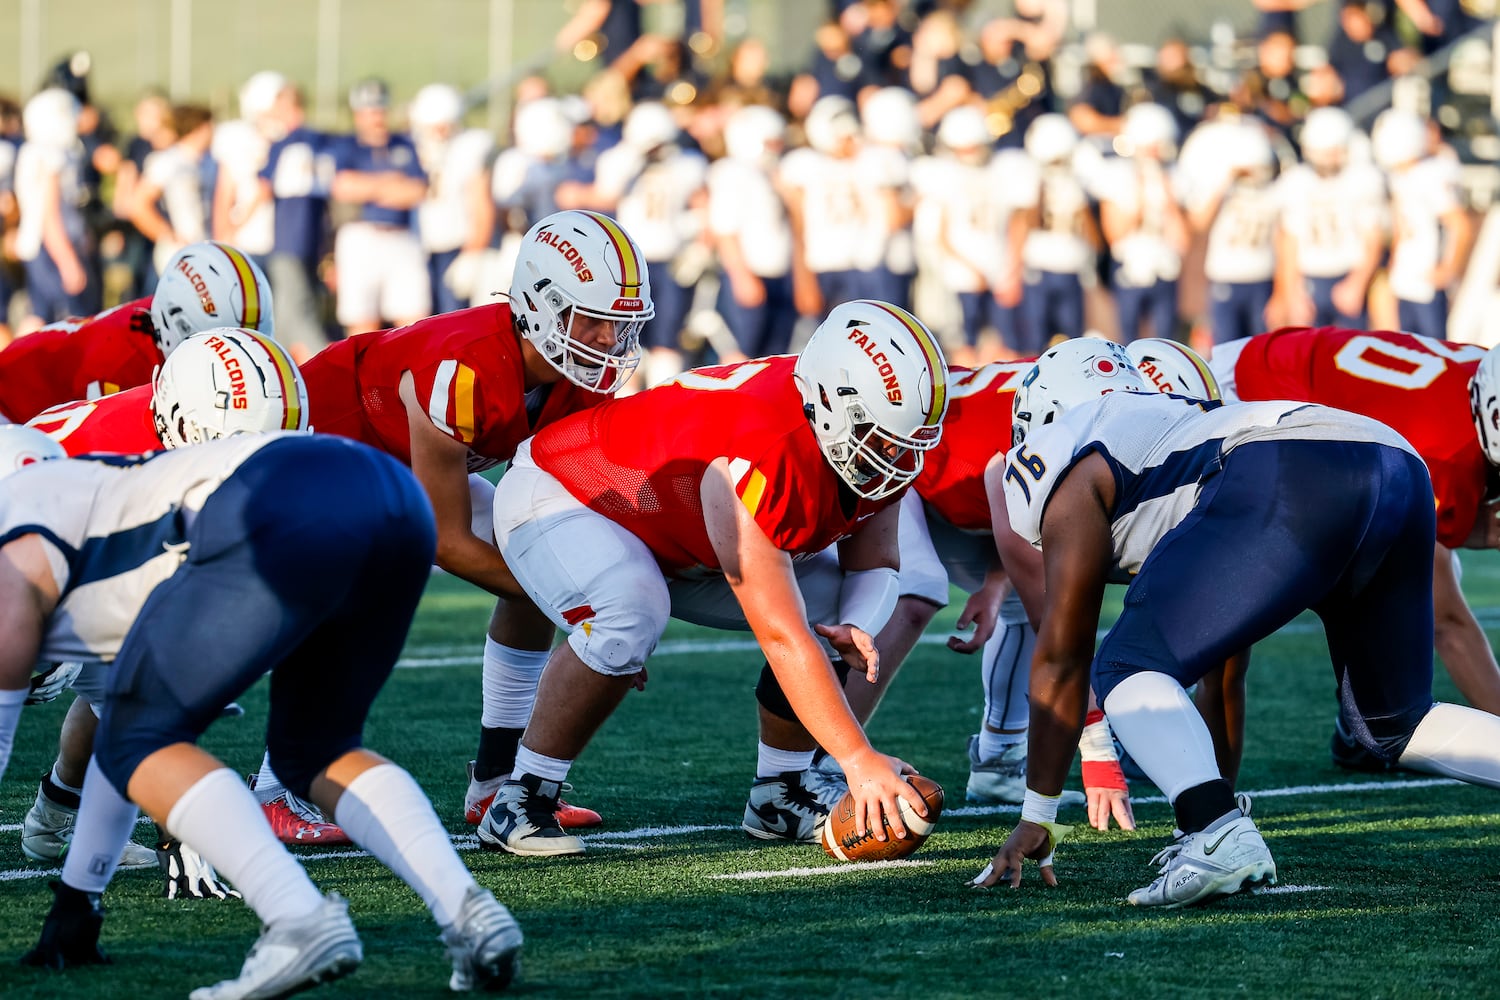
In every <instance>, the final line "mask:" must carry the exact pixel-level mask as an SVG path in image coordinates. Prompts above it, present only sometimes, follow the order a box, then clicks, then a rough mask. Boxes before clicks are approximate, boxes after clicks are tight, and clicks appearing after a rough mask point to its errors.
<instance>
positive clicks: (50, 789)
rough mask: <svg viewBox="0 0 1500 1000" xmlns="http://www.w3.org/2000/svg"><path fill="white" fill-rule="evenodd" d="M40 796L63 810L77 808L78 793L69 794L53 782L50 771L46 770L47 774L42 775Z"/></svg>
mask: <svg viewBox="0 0 1500 1000" xmlns="http://www.w3.org/2000/svg"><path fill="white" fill-rule="evenodd" d="M42 794H43V795H45V796H47V798H49V799H51V800H52V801H53V802H55V803H57V804H58V805H60V806H63V807H64V808H67V809H77V808H78V802H79V799H78V793H77V792H70V791H68V790H67V789H66V788H63V787H62V786H61V785H59V784H58V783H57V782H55V781H53V780H52V771H51V769H48V771H47V773H46V774H44V775H42Z"/></svg>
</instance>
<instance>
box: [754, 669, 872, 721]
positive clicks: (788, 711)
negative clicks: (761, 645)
mask: <svg viewBox="0 0 1500 1000" xmlns="http://www.w3.org/2000/svg"><path fill="white" fill-rule="evenodd" d="M851 669H852V668H851V667H850V666H849V664H848V663H846V662H845V661H843V660H834V661H833V672H834V673H836V674H838V678H839V685H840V686H843V683H844V681H846V680H847V679H848V678H849V671H850V670H851ZM755 700H756V701H757V702H758V703H759V704H760V707H761V708H764V709H765V710H766V711H767V712H770V713H771V714H772V715H774V716H776V718H778V719H785V720H786V721H788V722H798V721H800V720H799V719H798V718H797V713H796V712H795V711H793V710H792V703H791V702H789V701H787V699H786V692H785V691H783V690H782V689H781V682H780V681H778V680H777V679H776V672H775V671H773V670H772V669H771V665H770V664H769V663H765V664H762V665H761V668H760V679H759V680H757V681H756V682H755Z"/></svg>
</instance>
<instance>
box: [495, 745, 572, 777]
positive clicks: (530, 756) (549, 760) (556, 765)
mask: <svg viewBox="0 0 1500 1000" xmlns="http://www.w3.org/2000/svg"><path fill="white" fill-rule="evenodd" d="M572 766H573V762H572V761H571V760H558V759H557V758H556V757H548V756H547V755H546V754H540V753H537V752H536V751H535V750H528V749H526V744H524V743H522V744H521V745H520V746H518V747H516V766H515V769H514V770H513V771H511V772H510V776H511V777H512V778H520V777H521V775H523V774H534V775H536V776H537V777H538V778H546V779H547V780H548V781H557V782H563V781H567V780H568V769H569V768H571V767H572Z"/></svg>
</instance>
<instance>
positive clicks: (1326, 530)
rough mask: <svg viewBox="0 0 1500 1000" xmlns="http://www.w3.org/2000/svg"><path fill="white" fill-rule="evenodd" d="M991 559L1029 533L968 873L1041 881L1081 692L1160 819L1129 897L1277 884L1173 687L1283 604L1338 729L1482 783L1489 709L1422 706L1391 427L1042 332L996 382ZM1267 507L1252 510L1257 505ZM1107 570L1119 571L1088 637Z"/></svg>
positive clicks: (1266, 854) (1423, 634)
mask: <svg viewBox="0 0 1500 1000" xmlns="http://www.w3.org/2000/svg"><path fill="white" fill-rule="evenodd" d="M1013 428H1014V432H1015V438H1016V442H1017V443H1016V446H1015V447H1014V448H1012V450H1011V452H1010V455H1009V457H1008V460H1007V464H1006V469H1005V474H1004V486H1005V502H1006V508H1007V516H1008V520H1009V521H1010V525H1011V528H1012V531H1011V532H1010V533H1008V534H1005V535H1002V536H1001V537H998V538H997V544H998V547H999V550H1000V553H1001V557H1002V558H1005V557H1006V553H1008V552H1012V551H1024V550H1025V549H1027V548H1028V547H1031V548H1040V549H1041V552H1042V559H1043V563H1044V574H1045V578H1046V607H1045V609H1044V611H1043V614H1042V620H1041V625H1040V627H1039V629H1038V632H1037V646H1036V652H1035V655H1034V656H1033V659H1032V685H1031V695H1032V716H1031V755H1030V757H1029V759H1028V780H1027V792H1026V802H1025V804H1024V805H1023V806H1022V812H1021V822H1020V823H1019V824H1018V825H1017V827H1016V828H1015V830H1014V831H1013V832H1012V833H1011V835H1010V837H1009V838H1008V839H1007V841H1006V842H1005V844H1004V846H1002V847H1001V849H1000V850H999V852H998V853H996V855H995V857H994V860H993V861H992V862H991V863H990V864H989V865H988V866H986V868H985V869H984V871H982V872H981V873H980V875H979V876H978V877H976V879H975V880H974V881H975V884H978V885H995V884H998V883H999V882H1001V881H1005V882H1007V883H1008V884H1010V885H1013V886H1014V885H1018V884H1019V883H1020V877H1021V864H1022V860H1023V858H1033V859H1036V860H1039V861H1041V862H1042V873H1043V880H1044V881H1045V882H1047V883H1048V884H1055V883H1056V875H1055V873H1053V871H1052V864H1051V863H1052V852H1053V849H1054V848H1055V846H1056V844H1057V841H1058V839H1059V837H1060V835H1061V834H1062V833H1064V832H1065V831H1062V830H1060V828H1058V827H1057V826H1056V823H1055V819H1056V811H1057V810H1056V803H1057V795H1058V793H1059V792H1060V791H1061V789H1062V782H1063V779H1064V778H1065V776H1066V773H1067V769H1068V765H1069V763H1070V762H1071V758H1072V744H1073V741H1074V740H1075V739H1076V738H1077V736H1078V733H1079V730H1080V729H1081V728H1082V723H1083V715H1084V709H1085V706H1086V704H1087V701H1088V689H1089V684H1090V677H1091V675H1092V681H1093V688H1094V692H1095V694H1096V695H1097V696H1098V698H1099V701H1100V703H1101V704H1102V705H1103V707H1104V710H1105V712H1106V713H1108V716H1109V720H1110V724H1111V726H1113V728H1114V730H1115V733H1116V735H1117V736H1118V737H1119V739H1120V742H1121V744H1122V745H1123V746H1124V747H1125V749H1126V750H1127V751H1129V753H1130V754H1131V756H1132V757H1134V758H1135V760H1136V762H1137V764H1139V765H1140V767H1141V768H1142V770H1144V771H1145V772H1146V774H1147V776H1148V777H1150V778H1151V780H1152V781H1153V782H1154V783H1156V784H1157V786H1158V787H1160V788H1161V789H1162V790H1163V791H1164V792H1165V793H1166V794H1167V797H1168V799H1169V800H1170V801H1171V802H1172V806H1173V811H1174V813H1175V816H1176V822H1177V827H1178V829H1179V833H1178V836H1177V837H1176V839H1175V840H1174V841H1173V843H1171V844H1170V845H1168V847H1167V848H1166V850H1164V851H1162V852H1161V853H1160V854H1158V855H1157V857H1156V859H1155V861H1154V863H1156V864H1160V865H1161V871H1160V874H1159V876H1158V877H1157V878H1156V880H1155V881H1153V882H1152V883H1151V884H1150V885H1147V886H1144V887H1142V888H1140V889H1137V890H1135V891H1134V892H1132V893H1130V896H1129V902H1130V903H1132V904H1134V905H1137V906H1163V907H1178V906H1186V905H1191V904H1194V903H1199V902H1205V901H1207V900H1210V899H1213V898H1215V897H1217V896H1221V895H1228V894H1231V893H1234V892H1238V891H1239V890H1240V889H1242V888H1246V887H1249V886H1253V885H1256V884H1261V883H1265V882H1272V883H1274V882H1275V880H1276V865H1275V862H1274V861H1273V860H1272V858H1271V854H1270V851H1269V850H1268V849H1267V847H1266V843H1265V841H1264V839H1262V837H1261V834H1260V832H1259V830H1257V829H1256V826H1255V823H1254V821H1253V820H1251V818H1250V815H1249V812H1250V802H1249V799H1248V797H1246V796H1243V795H1241V796H1238V797H1236V796H1235V794H1234V790H1233V788H1232V786H1231V785H1230V784H1229V782H1227V781H1226V780H1224V778H1223V777H1221V774H1220V770H1219V766H1218V763H1217V760H1216V758H1215V754H1214V746H1213V740H1212V738H1211V736H1210V734H1209V730H1208V728H1207V726H1206V725H1205V723H1204V721H1203V718H1202V717H1201V716H1200V715H1199V714H1198V711H1197V710H1196V709H1195V708H1194V707H1193V704H1192V702H1191V701H1189V700H1188V697H1187V694H1186V692H1185V691H1184V688H1185V687H1186V686H1188V685H1191V684H1192V683H1193V682H1195V681H1196V680H1197V679H1198V678H1199V677H1201V676H1203V675H1204V674H1205V673H1206V672H1207V671H1208V670H1210V669H1211V668H1212V667H1214V666H1215V665H1217V664H1220V663H1222V662H1224V660H1225V658H1226V657H1227V656H1229V655H1231V654H1233V653H1235V652H1237V651H1239V650H1241V649H1244V648H1247V647H1248V646H1250V645H1251V644H1252V643H1254V642H1256V641H1258V640H1260V639H1262V638H1264V637H1266V636H1268V635H1270V634H1271V633H1273V632H1275V631H1276V630H1277V629H1279V628H1281V627H1282V626H1283V625H1285V624H1286V623H1288V622H1289V621H1291V620H1292V619H1293V618H1294V617H1295V616H1296V615H1298V614H1300V613H1301V612H1303V611H1305V610H1309V609H1311V610H1314V611H1316V612H1317V613H1318V615H1319V616H1320V617H1321V618H1322V619H1323V623H1324V626H1325V629H1326V631H1327V633H1328V646H1329V652H1330V656H1331V658H1332V661H1333V667H1334V673H1335V675H1336V678H1337V681H1338V684H1339V690H1340V694H1341V698H1342V700H1343V702H1344V704H1345V705H1346V706H1348V708H1349V713H1350V715H1351V716H1352V717H1353V718H1352V728H1353V731H1354V735H1355V738H1356V739H1357V740H1358V741H1359V742H1360V744H1361V745H1362V746H1364V747H1365V748H1366V749H1367V750H1369V751H1370V752H1371V753H1374V754H1376V755H1377V756H1379V757H1380V758H1381V759H1384V760H1392V761H1399V762H1400V763H1401V765H1402V766H1404V767H1408V768H1411V769H1413V770H1420V771H1428V772H1432V773H1436V774H1443V775H1447V776H1451V777H1456V778H1460V779H1462V780H1466V781H1470V782H1475V783H1479V784H1487V785H1491V786H1493V787H1500V718H1497V717H1496V716H1493V715H1489V714H1487V713H1484V712H1480V711H1478V710H1476V709H1472V708H1465V707H1460V706H1456V705H1447V704H1437V705H1434V704H1433V701H1432V648H1431V647H1432V576H1431V565H1432V539H1433V534H1434V530H1435V529H1434V523H1435V522H1434V513H1433V506H1432V502H1431V498H1432V483H1431V480H1430V479H1429V477H1428V474H1427V469H1426V466H1425V465H1424V464H1423V463H1422V460H1421V459H1420V458H1419V457H1418V456H1417V455H1416V453H1415V452H1414V451H1413V450H1412V448H1411V446H1410V445H1409V444H1407V442H1406V441H1405V440H1404V439H1403V438H1402V437H1401V436H1400V435H1398V434H1397V433H1396V432H1395V431H1393V430H1391V429H1390V428H1388V427H1386V426H1385V425H1384V424H1381V423H1378V422H1376V421H1374V420H1370V419H1368V418H1366V417H1361V416H1357V415H1355V414H1351V413H1346V412H1344V411H1342V410H1335V409H1332V408H1329V407H1322V406H1316V405H1312V404H1306V403H1289V402H1267V403H1239V404H1234V405H1230V406H1223V405H1216V404H1214V403H1212V402H1207V401H1202V400H1190V399H1185V398H1183V397H1179V396H1175V395H1162V394H1156V393H1153V392H1151V390H1150V387H1149V386H1148V384H1147V382H1146V381H1145V379H1144V378H1142V377H1141V374H1140V372H1139V371H1138V370H1137V369H1136V368H1135V367H1134V366H1133V365H1132V364H1131V362H1130V358H1129V356H1128V355H1127V354H1126V353H1125V352H1124V351H1123V350H1122V349H1120V348H1119V347H1117V346H1115V345H1111V344H1108V343H1106V342H1103V341H1092V342H1090V341H1077V342H1072V343H1069V344H1063V345H1060V346H1059V347H1057V348H1054V349H1053V350H1051V351H1049V352H1047V354H1045V355H1043V357H1042V358H1041V359H1039V360H1038V362H1037V367H1036V368H1035V369H1033V370H1032V372H1031V374H1029V375H1028V376H1027V377H1026V379H1025V381H1024V382H1023V384H1022V387H1021V389H1020V390H1019V391H1018V392H1017V393H1016V397H1015V417H1014V421H1013ZM1268 519H1269V520H1268ZM1112 568H1118V569H1120V570H1124V571H1126V572H1128V573H1130V574H1131V575H1132V577H1133V579H1132V582H1131V585H1130V590H1129V592H1128V593H1127V595H1126V598H1125V603H1124V610H1123V611H1122V612H1121V613H1120V616H1119V618H1118V620H1117V621H1116V622H1115V625H1114V626H1113V627H1112V628H1111V629H1110V630H1109V632H1108V634H1107V635H1105V637H1104V639H1103V640H1101V641H1098V649H1097V652H1096V650H1095V644H1096V638H1095V636H1096V630H1097V629H1098V626H1099V608H1100V600H1101V598H1102V596H1103V591H1104V586H1105V583H1106V580H1107V577H1108V575H1109V573H1110V571H1111V569H1112Z"/></svg>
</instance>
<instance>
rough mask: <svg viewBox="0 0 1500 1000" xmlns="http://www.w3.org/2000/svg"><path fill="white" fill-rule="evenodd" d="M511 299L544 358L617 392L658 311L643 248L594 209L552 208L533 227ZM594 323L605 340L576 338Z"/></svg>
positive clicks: (567, 373) (593, 385) (571, 375)
mask: <svg viewBox="0 0 1500 1000" xmlns="http://www.w3.org/2000/svg"><path fill="white" fill-rule="evenodd" d="M510 302H511V310H512V311H513V313H514V314H515V316H516V320H517V323H518V325H519V327H520V329H521V333H522V335H523V336H525V337H526V339H527V340H529V341H530V342H531V344H532V346H534V347H535V348H536V349H537V350H538V351H539V352H540V353H541V355H542V356H543V357H544V358H546V359H547V361H548V363H550V364H551V365H552V367H554V368H556V369H557V370H558V371H560V372H562V374H563V376H564V377H565V378H567V379H568V381H570V382H573V383H574V384H576V385H580V386H582V387H583V388H585V389H589V390H592V391H594V392H601V393H614V392H618V391H619V390H620V389H622V388H623V387H624V385H625V383H626V382H627V381H628V380H629V378H630V375H631V373H632V372H634V371H635V368H636V365H638V364H640V361H641V344H640V337H641V328H642V327H643V326H644V325H645V323H646V320H648V319H650V318H651V317H653V316H655V315H656V306H655V305H654V304H653V303H652V301H651V279H650V276H649V275H648V274H647V272H646V260H645V258H644V257H643V256H641V251H640V248H639V247H637V246H636V244H635V241H634V240H632V239H631V238H630V237H629V236H628V235H626V233H625V230H623V229H621V228H620V224H619V223H618V222H616V221H615V220H614V219H611V218H610V217H609V216H607V215H601V214H600V213H598V212H581V211H567V212H555V213H553V214H552V215H549V216H547V217H546V218H544V219H542V220H540V221H539V222H537V224H536V225H534V226H532V227H531V229H530V230H529V231H528V232H527V233H526V236H525V238H524V239H523V240H522V244H521V250H520V253H519V254H518V256H517V257H516V268H515V273H514V275H513V277H512V278H511V285H510ZM598 321H602V322H604V323H608V324H609V328H610V335H609V337H608V338H607V339H603V338H599V337H588V338H587V340H585V339H580V338H581V337H586V336H587V335H586V334H585V332H584V329H583V328H584V327H585V326H592V325H595V324H596V323H597V322H598ZM599 343H602V345H603V346H595V345H596V344H599Z"/></svg>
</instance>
